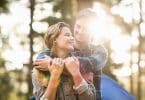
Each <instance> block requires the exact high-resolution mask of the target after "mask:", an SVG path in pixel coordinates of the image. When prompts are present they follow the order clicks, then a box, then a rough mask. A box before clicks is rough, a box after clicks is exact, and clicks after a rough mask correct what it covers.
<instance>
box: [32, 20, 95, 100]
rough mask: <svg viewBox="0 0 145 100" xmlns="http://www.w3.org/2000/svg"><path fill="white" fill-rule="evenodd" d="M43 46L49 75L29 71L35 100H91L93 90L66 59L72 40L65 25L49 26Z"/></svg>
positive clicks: (75, 62) (74, 62) (72, 61)
mask: <svg viewBox="0 0 145 100" xmlns="http://www.w3.org/2000/svg"><path fill="white" fill-rule="evenodd" d="M45 43H46V45H47V47H48V48H50V52H49V53H50V56H51V57H52V58H53V59H52V60H51V65H50V66H49V67H48V70H49V72H50V73H48V72H40V71H38V70H37V69H35V70H33V74H32V82H33V86H34V90H35V93H34V95H35V97H36V100H37V99H38V100H39V99H40V100H45V99H46V100H95V98H96V97H95V95H96V93H95V88H94V86H93V85H92V84H88V83H87V82H86V81H85V79H84V78H83V76H82V75H81V73H80V71H79V61H78V60H77V59H76V58H75V57H69V56H70V55H71V51H72V50H73V37H72V34H71V31H70V29H69V27H68V25H66V24H65V23H62V22H59V23H57V24H55V25H52V26H50V28H49V31H48V33H47V34H46V35H45ZM48 59H49V58H48ZM36 65H38V66H39V63H38V64H36ZM64 65H65V67H64ZM47 82H48V83H47ZM38 87H39V88H38Z"/></svg>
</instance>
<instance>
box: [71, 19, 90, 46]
mask: <svg viewBox="0 0 145 100" xmlns="http://www.w3.org/2000/svg"><path fill="white" fill-rule="evenodd" d="M88 21H89V20H88V19H87V18H85V17H84V18H79V19H77V20H76V23H75V25H74V38H75V41H76V42H79V43H83V44H84V43H88V42H89V40H90V32H89V29H88V25H89V24H88V23H89V22H88Z"/></svg>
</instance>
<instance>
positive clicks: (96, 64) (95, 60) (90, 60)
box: [78, 46, 108, 72]
mask: <svg viewBox="0 0 145 100" xmlns="http://www.w3.org/2000/svg"><path fill="white" fill-rule="evenodd" d="M78 59H79V61H80V65H81V67H82V68H84V69H85V70H87V71H91V72H96V71H98V70H100V69H102V68H103V67H104V66H105V64H106V62H107V59H108V53H107V51H106V49H105V48H103V47H101V46H99V47H97V48H96V49H95V50H94V52H93V53H92V54H91V55H90V56H86V57H80V56H78Z"/></svg>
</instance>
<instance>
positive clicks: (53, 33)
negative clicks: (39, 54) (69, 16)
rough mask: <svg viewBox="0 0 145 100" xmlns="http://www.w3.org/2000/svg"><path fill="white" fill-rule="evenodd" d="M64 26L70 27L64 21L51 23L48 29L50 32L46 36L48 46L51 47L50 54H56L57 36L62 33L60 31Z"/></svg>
mask: <svg viewBox="0 0 145 100" xmlns="http://www.w3.org/2000/svg"><path fill="white" fill-rule="evenodd" d="M63 27H68V28H69V25H68V24H66V23H64V22H58V23H56V24H54V25H51V26H50V27H49V29H48V32H47V33H46V34H45V36H44V40H45V44H46V46H47V47H48V48H49V49H51V53H50V56H56V43H55V40H56V38H57V37H58V36H59V35H60V32H61V30H62V28H63Z"/></svg>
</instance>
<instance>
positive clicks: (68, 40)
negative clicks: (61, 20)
mask: <svg viewBox="0 0 145 100" xmlns="http://www.w3.org/2000/svg"><path fill="white" fill-rule="evenodd" d="M73 44H74V38H73V36H72V33H71V31H70V29H69V28H68V27H63V28H62V30H61V32H60V34H59V36H58V37H57V38H56V45H57V48H59V49H62V50H65V51H66V50H67V51H72V50H73V49H74V47H73Z"/></svg>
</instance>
